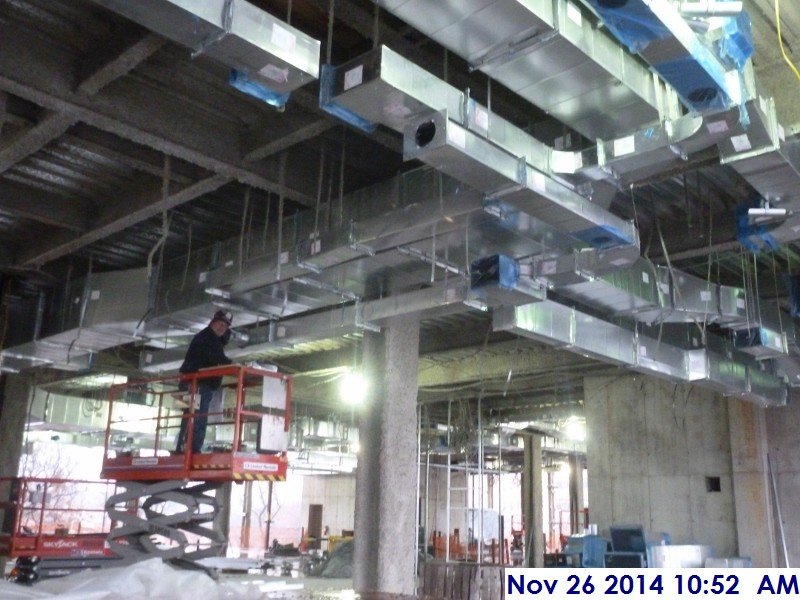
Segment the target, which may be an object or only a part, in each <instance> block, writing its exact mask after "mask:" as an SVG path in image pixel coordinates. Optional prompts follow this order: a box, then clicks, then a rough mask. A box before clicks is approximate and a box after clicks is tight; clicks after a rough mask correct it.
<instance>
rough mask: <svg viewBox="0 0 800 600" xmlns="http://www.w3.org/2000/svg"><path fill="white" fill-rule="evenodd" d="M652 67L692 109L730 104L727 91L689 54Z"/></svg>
mask: <svg viewBox="0 0 800 600" xmlns="http://www.w3.org/2000/svg"><path fill="white" fill-rule="evenodd" d="M653 69H654V70H655V71H656V72H657V73H658V74H659V75H661V77H663V78H664V79H665V80H666V81H668V82H669V83H670V84H672V86H673V87H674V88H675V91H676V92H678V95H679V96H680V97H681V100H683V102H684V103H685V104H686V105H687V106H688V107H690V108H692V109H693V110H698V111H703V110H712V109H720V110H722V109H726V108H728V107H729V106H730V98H729V97H728V93H727V91H726V90H725V89H724V88H722V87H720V85H719V84H718V83H717V82H716V81H715V80H714V78H713V77H712V76H711V75H710V74H709V73H708V71H707V70H706V69H704V68H703V66H702V65H701V64H700V63H699V62H698V61H697V60H696V59H694V58H692V57H690V56H686V57H684V58H679V59H676V60H672V61H668V62H663V63H660V64H658V65H653Z"/></svg>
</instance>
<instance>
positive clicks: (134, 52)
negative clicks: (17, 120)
mask: <svg viewBox="0 0 800 600" xmlns="http://www.w3.org/2000/svg"><path fill="white" fill-rule="evenodd" d="M164 43H165V40H164V39H163V38H160V37H158V36H156V35H153V34H147V35H145V36H143V37H142V38H141V39H139V40H137V41H136V42H134V43H133V44H131V45H130V46H126V47H125V48H123V49H122V50H121V51H120V52H118V53H116V54H115V55H114V56H113V57H111V58H110V59H106V61H105V62H103V63H102V64H100V65H99V66H96V67H95V68H94V69H93V70H92V71H91V72H90V73H89V75H88V76H87V77H85V78H84V79H83V81H81V82H80V83H79V84H78V88H77V90H78V92H79V93H80V94H84V95H86V96H93V95H94V94H96V93H97V92H99V91H100V90H101V89H102V88H103V87H105V86H106V85H108V84H109V83H111V82H112V81H114V80H115V79H117V78H119V77H121V76H123V75H125V74H126V73H128V72H129V71H130V70H131V69H133V68H134V67H135V66H136V65H138V64H139V63H140V62H141V61H143V60H144V59H146V58H147V57H148V56H150V55H151V54H153V53H154V52H155V51H156V50H158V49H159V48H161V47H162V46H163V45H164ZM75 122H76V119H75V118H74V117H73V116H71V115H66V114H61V113H59V112H54V113H51V114H49V115H47V116H46V117H45V118H44V119H42V120H41V121H40V122H39V123H37V124H36V125H34V126H33V127H31V128H30V129H29V130H27V131H24V132H21V133H20V134H19V135H18V136H16V137H15V138H14V139H12V140H11V141H10V142H9V143H8V144H7V145H6V146H5V147H3V148H2V149H0V174H2V173H4V172H6V171H7V170H8V169H10V168H11V167H13V166H14V165H15V164H17V163H18V162H20V161H22V160H24V159H25V158H27V157H28V156H30V155H31V154H34V153H35V152H38V151H39V150H41V149H42V148H44V147H45V146H46V145H47V144H49V143H50V142H52V141H53V140H55V139H57V138H59V137H61V136H62V135H64V133H66V131H67V129H69V128H70V127H71V126H72V125H74V124H75Z"/></svg>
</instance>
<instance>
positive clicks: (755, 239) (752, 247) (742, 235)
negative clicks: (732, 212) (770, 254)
mask: <svg viewBox="0 0 800 600" xmlns="http://www.w3.org/2000/svg"><path fill="white" fill-rule="evenodd" d="M758 206H759V203H758V202H754V203H752V204H742V205H740V206H739V207H738V208H737V209H736V237H737V238H738V240H739V243H740V244H741V245H742V246H744V247H745V248H747V250H749V251H750V252H753V253H754V254H757V253H759V252H761V251H762V250H768V251H775V250H778V248H780V244H779V243H778V242H777V240H775V238H773V237H772V236H771V235H770V234H769V232H770V230H771V229H772V228H769V227H767V226H765V225H756V224H754V223H751V222H750V216H749V214H748V211H749V209H751V208H755V207H758Z"/></svg>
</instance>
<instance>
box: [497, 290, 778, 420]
mask: <svg viewBox="0 0 800 600" xmlns="http://www.w3.org/2000/svg"><path fill="white" fill-rule="evenodd" d="M494 329H495V330H496V331H510V332H513V333H516V334H518V335H521V336H523V337H527V338H531V339H534V340H537V341H539V342H542V343H545V344H548V345H551V346H555V347H557V348H564V349H567V350H570V351H572V352H575V353H577V354H581V355H584V356H590V357H592V358H597V359H598V360H601V361H603V362H607V363H610V364H615V365H621V366H625V367H628V368H630V369H632V370H636V371H639V372H642V373H646V374H648V375H652V376H656V377H666V378H668V379H671V380H673V381H684V382H692V383H695V384H697V385H700V386H702V387H707V388H710V389H713V390H716V391H719V392H720V393H723V394H726V395H735V396H739V397H741V398H743V399H745V400H749V401H751V402H756V403H758V404H760V405H763V406H776V405H782V404H784V403H785V402H786V385H785V383H784V381H783V379H782V378H781V377H778V376H776V375H774V374H773V373H772V371H771V370H770V369H768V368H762V367H761V366H760V365H758V364H757V363H754V362H752V363H747V362H743V361H741V360H734V359H733V358H729V356H732V353H733V348H732V346H731V345H730V344H729V343H727V342H725V341H724V340H722V339H712V340H711V341H713V342H714V348H711V347H709V348H699V349H685V348H681V347H679V346H674V345H671V344H667V343H666V342H664V341H659V340H658V339H654V338H652V337H650V336H645V335H642V334H639V333H637V332H634V331H631V330H628V329H626V328H625V327H622V326H619V325H615V324H613V323H610V322H607V321H603V320H602V319H598V318H596V317H593V316H591V315H587V314H585V313H582V312H580V311H578V310H576V309H574V308H569V307H567V306H564V305H562V304H559V303H556V302H553V301H551V300H545V301H543V302H538V303H535V304H529V305H524V306H517V307H503V308H501V309H499V310H496V311H495V312H494ZM712 337H713V336H712Z"/></svg>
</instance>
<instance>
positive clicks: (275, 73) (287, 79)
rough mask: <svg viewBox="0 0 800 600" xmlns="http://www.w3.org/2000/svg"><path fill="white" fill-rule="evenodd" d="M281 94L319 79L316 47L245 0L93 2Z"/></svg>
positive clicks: (317, 48) (122, 0) (127, 0)
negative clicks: (245, 74)
mask: <svg viewBox="0 0 800 600" xmlns="http://www.w3.org/2000/svg"><path fill="white" fill-rule="evenodd" d="M93 2H95V3H96V4H99V5H101V6H104V7H105V8H107V9H109V10H112V11H114V12H116V13H118V14H120V15H122V16H124V17H127V18H128V19H131V20H132V21H136V22H137V23H139V24H140V25H143V26H144V27H146V28H147V29H150V30H151V31H155V32H156V33H158V34H160V35H163V36H164V37H166V38H167V39H170V40H172V41H173V42H177V43H178V44H181V45H182V46H186V47H187V48H190V49H191V50H192V51H193V52H194V53H195V54H203V55H206V56H210V57H212V58H215V59H217V60H219V61H220V62H222V63H224V64H226V65H228V66H230V67H232V68H234V69H237V70H240V71H244V72H246V73H247V75H248V77H249V78H250V79H254V80H257V81H259V82H262V83H263V84H264V85H265V86H266V87H268V88H269V89H270V90H272V91H274V92H276V93H278V94H285V93H287V92H291V91H292V90H294V89H297V88H298V87H300V86H302V85H305V84H306V83H309V82H310V81H313V80H315V79H317V78H318V77H319V52H320V43H319V41H318V40H315V39H313V38H311V37H309V36H307V35H306V34H304V33H302V32H301V31H299V30H297V29H295V28H294V27H291V26H290V25H288V24H286V23H284V22H283V21H281V20H280V19H277V18H275V17H273V16H272V15H270V14H269V13H267V12H265V11H263V10H261V9H260V8H257V7H256V6H254V5H252V4H250V3H249V2H245V1H244V0H203V1H202V2H197V1H196V0H136V1H131V0H93Z"/></svg>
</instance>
